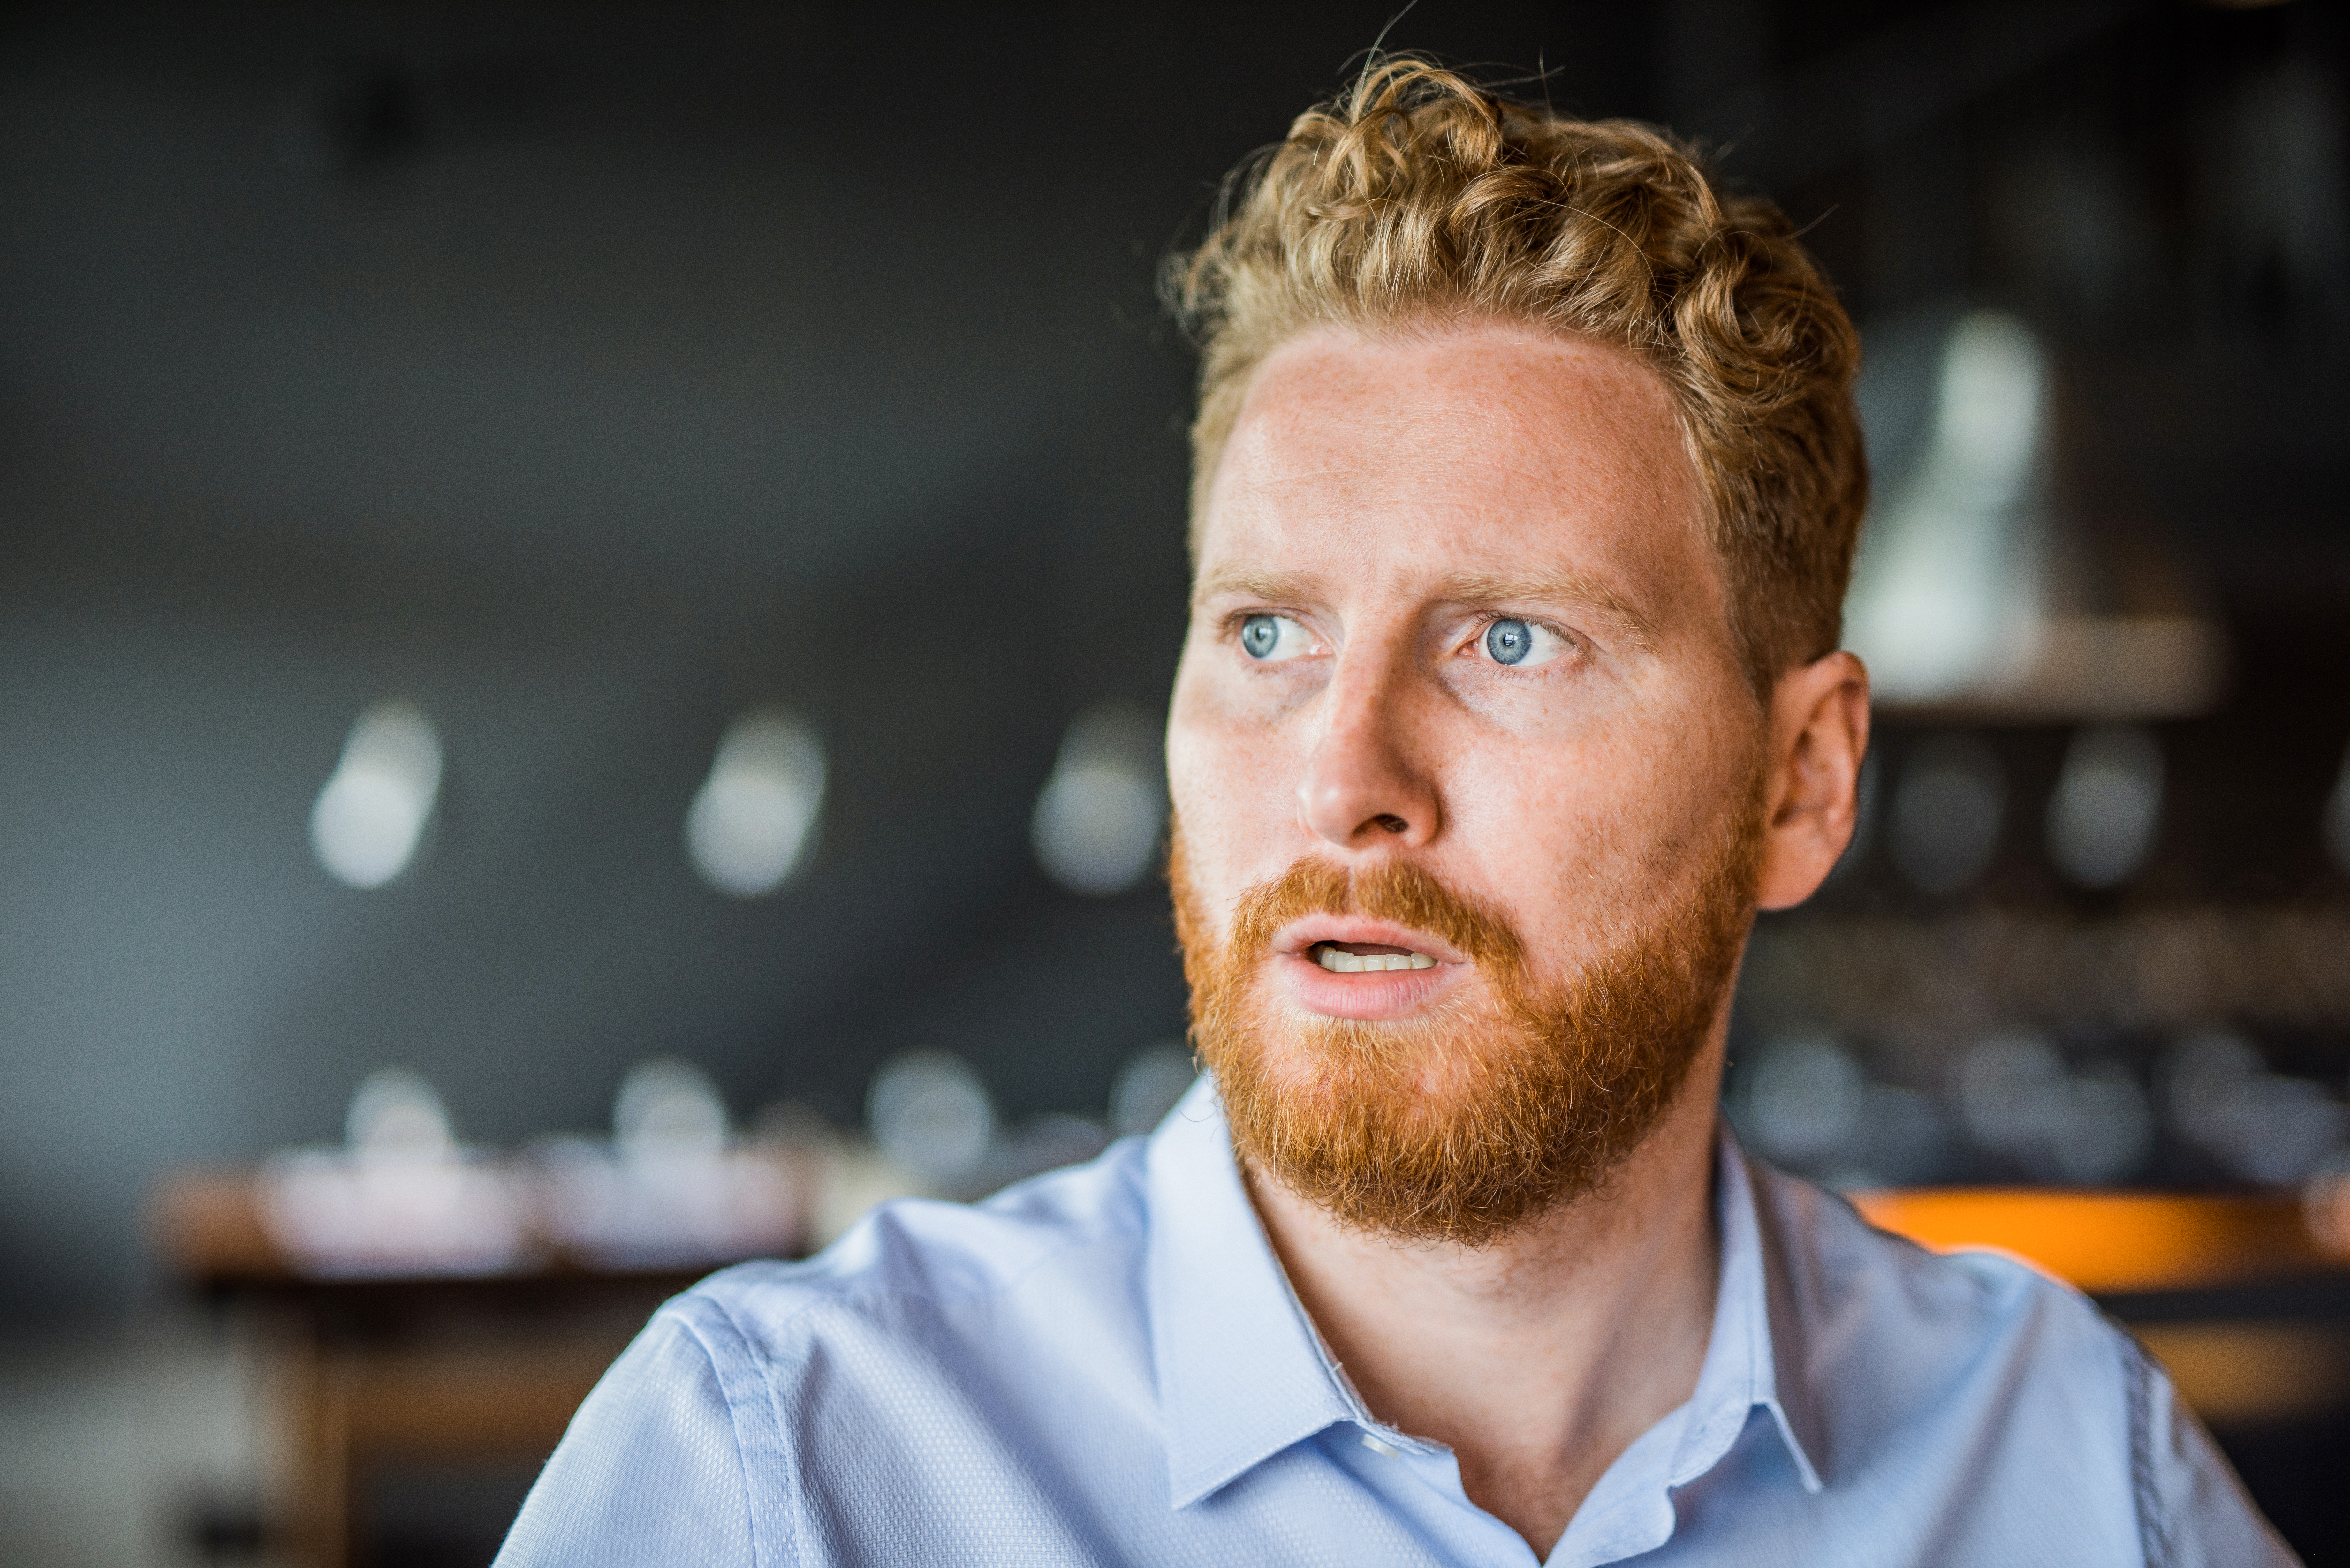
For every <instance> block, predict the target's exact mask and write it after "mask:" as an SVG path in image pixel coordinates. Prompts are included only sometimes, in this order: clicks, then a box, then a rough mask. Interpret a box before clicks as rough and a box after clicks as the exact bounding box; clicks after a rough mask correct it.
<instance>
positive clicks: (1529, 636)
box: [1485, 620, 1534, 664]
mask: <svg viewBox="0 0 2350 1568" xmlns="http://www.w3.org/2000/svg"><path fill="white" fill-rule="evenodd" d="M1485 651H1486V652H1488V653H1490V654H1492V656H1493V662H1494V663H1496V664H1516V663H1519V662H1520V661H1522V660H1523V659H1524V658H1525V656H1526V655H1527V654H1529V653H1531V652H1533V651H1534V628H1532V627H1530V626H1528V625H1527V624H1526V623H1525V622H1523V621H1522V620H1497V621H1495V622H1494V623H1493V624H1492V626H1489V627H1487V628H1485Z"/></svg>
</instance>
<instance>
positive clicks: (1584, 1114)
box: [1168, 781, 1762, 1246]
mask: <svg viewBox="0 0 2350 1568" xmlns="http://www.w3.org/2000/svg"><path fill="white" fill-rule="evenodd" d="M1758 784H1759V781H1758ZM1759 793H1760V792H1759V789H1758V790H1757V791H1756V794H1757V795H1758V796H1759ZM1756 806H1757V809H1753V810H1742V811H1739V812H1737V813H1736V814H1735V815H1734V816H1733V819H1732V822H1731V826H1726V827H1725V828H1724V829H1723V831H1722V832H1721V835H1720V836H1719V838H1718V841H1717V842H1716V844H1715V845H1714V846H1713V848H1712V853H1711V856H1710V857H1707V859H1706V860H1705V861H1704V863H1702V864H1701V865H1700V867H1699V870H1698V872H1697V874H1696V875H1695V876H1693V877H1690V878H1689V879H1688V880H1687V881H1686V882H1685V883H1684V885H1683V887H1682V888H1680V889H1679V892H1678V894H1677V895H1676V897H1675V898H1673V899H1672V900H1671V902H1670V903H1669V904H1668V905H1667V906H1666V908H1665V909H1664V910H1663V911H1662V913H1661V914H1660V915H1659V916H1658V917H1656V918H1655V919H1652V920H1651V921H1650V922H1649V923H1648V925H1647V926H1646V927H1644V928H1643V929H1638V930H1635V931H1633V932H1632V933H1630V935H1629V937H1628V938H1627V939H1622V940H1617V942H1616V943H1615V944H1614V945H1613V946H1612V947H1610V948H1608V949H1607V950H1605V951H1604V952H1603V954H1602V956H1601V957H1600V958H1599V959H1597V960H1596V961H1593V962H1590V963H1587V964H1586V965H1585V966H1584V967H1583V968H1582V970H1581V971H1579V972H1578V973H1575V974H1574V975H1572V976H1570V977H1569V978H1568V979H1567V980H1566V981H1564V982H1562V983H1559V984H1557V985H1555V986H1553V987H1551V988H1550V989H1548V990H1544V989H1541V988H1538V987H1537V986H1535V985H1534V982H1533V981H1532V979H1531V977H1530V975H1529V973H1528V966H1527V963H1526V959H1525V950H1524V947H1523V944H1522V943H1521V942H1520V940H1519V939H1518V937H1517V935H1516V933H1515V932H1514V931H1513V930H1512V929H1510V927H1509V925H1508V923H1507V922H1506V921H1505V920H1503V919H1502V918H1501V917H1500V916H1499V915H1498V914H1496V913H1495V912H1494V911H1492V909H1486V908H1484V907H1482V906H1480V905H1478V904H1476V903H1474V902H1472V901H1471V900H1470V899H1467V898H1462V897H1461V895H1459V894H1457V893H1455V892H1453V891H1452V890H1451V889H1450V888H1446V887H1445V886H1444V885H1443V884H1442V883H1441V882H1440V881H1438V880H1437V879H1436V878H1435V877H1432V876H1430V874H1429V873H1428V872H1426V871H1424V870H1422V869H1420V868H1419V867H1416V866H1413V865H1410V864H1409V863H1389V864H1387V865H1382V866H1378V867H1369V868H1367V869H1363V870H1358V871H1356V872H1354V873H1352V874H1349V873H1348V872H1347V871H1345V870H1343V869H1341V868H1339V867H1335V866H1332V865H1331V864H1329V863H1328V862H1327V861H1324V860H1321V859H1317V858H1313V857H1308V858H1305V859H1301V860H1299V861H1298V862H1297V863H1296V864H1295V865H1293V866H1292V867H1290V868H1289V869H1288V870H1287V871H1286V872H1284V873H1283V874H1282V875H1281V876H1280V877H1275V878H1274V879H1273V880H1272V881H1270V882H1264V883H1261V884H1259V885H1258V886H1256V887H1254V888H1250V889H1249V890H1248V891H1247V892H1246V893H1245V894H1243V896H1242V898H1241V900H1240V903H1239V906H1238V907H1237V909H1235V910H1234V912H1233V917H1232V932H1231V936H1230V938H1229V940H1227V941H1225V942H1224V943H1223V944H1222V946H1218V945H1216V944H1215V943H1214V942H1213V941H1212V940H1211V939H1210V938H1208V937H1207V936H1206V934H1205V933H1206V932H1207V930H1208V929H1209V928H1208V924H1207V922H1206V921H1205V920H1204V919H1202V918H1201V909H1200V904H1199V897H1198V894H1197V892H1196V890H1195V889H1194V888H1193V887H1192V885H1191V878H1190V877H1189V875H1188V874H1187V868H1186V866H1185V861H1184V854H1183V846H1182V841H1181V837H1180V833H1179V834H1178V836H1177V837H1176V839H1175V843H1174V846H1173V848H1172V851H1171V853H1170V857H1169V869H1168V877H1169V880H1170V883H1171V884H1172V885H1173V888H1174V893H1175V928H1176V932H1177V934H1178V936H1179V937H1180V940H1181V941H1182V945H1183V971H1184V975H1185V978H1186V979H1187V980H1189V981H1190V982H1191V1034H1192V1039H1193V1042H1194V1043H1195V1044H1196V1045H1197V1047H1198V1049H1199V1053H1200V1055H1201V1061H1202V1062H1203V1063H1204V1064H1205V1065H1206V1066H1207V1067H1208V1068H1209V1069H1210V1070H1211V1072H1213V1073H1214V1074H1215V1076H1216V1086H1217V1090H1218V1093H1219V1095H1220V1097H1221V1098H1222V1102H1223V1106H1224V1114H1225V1116H1226V1117H1227V1119H1228V1120H1229V1121H1230V1123H1231V1127H1232V1147H1233V1149H1234V1151H1235V1152H1236V1153H1237V1154H1238V1155H1239V1156H1240V1158H1242V1159H1243V1161H1245V1162H1246V1163H1247V1164H1248V1166H1249V1167H1250V1168H1252V1169H1253V1170H1255V1171H1257V1172H1259V1173H1261V1174H1262V1175H1264V1176H1266V1177H1269V1178H1270V1179H1273V1180H1274V1181H1276V1182H1278V1183H1280V1184H1281V1185H1282V1186H1283V1187H1284V1188H1286V1189H1289V1190H1290V1191H1292V1192H1294V1193H1295V1194H1296V1195H1297V1196H1299V1197H1300V1198H1303V1199H1306V1200H1307V1201H1309V1202H1311V1203H1314V1204H1315V1205H1317V1206H1319V1207H1320V1208H1322V1209H1323V1210H1326V1212H1328V1213H1330V1214H1331V1215H1333V1216H1334V1217H1335V1218H1336V1219H1337V1220H1339V1221H1340V1222H1341V1223H1342V1224H1346V1225H1350V1226H1355V1227H1359V1228H1361V1229H1363V1230H1367V1231H1375V1232H1378V1233H1381V1234H1384V1235H1388V1236H1391V1237H1395V1238H1398V1239H1401V1240H1411V1241H1453V1242H1460V1243H1464V1244H1467V1245H1470V1246H1482V1245H1485V1244H1488V1243H1491V1242H1492V1241H1496V1240H1499V1239H1500V1238H1501V1237H1503V1236H1504V1235H1507V1234H1508V1233H1510V1232H1511V1231H1515V1230H1517V1229H1519V1228H1520V1227H1522V1226H1523V1225H1525V1224H1526V1223H1527V1222H1528V1221H1529V1220H1533V1219H1534V1218H1536V1217H1537V1216H1539V1215H1541V1214H1542V1213H1544V1212H1545V1211H1546V1210H1550V1209H1552V1208H1553V1207H1555V1206H1556V1205H1558V1204H1561V1203H1565V1202H1568V1201H1571V1200H1573V1199H1576V1198H1578V1197H1581V1196H1583V1195H1584V1194H1586V1193H1587V1192H1590V1191H1592V1190H1593V1189H1596V1188H1597V1187H1598V1186H1599V1185H1600V1184H1601V1183H1602V1182H1603V1181H1605V1180H1606V1179H1607V1176H1608V1174H1609V1173H1610V1172H1611V1171H1612V1170H1614V1169H1615V1168H1616V1167H1617V1165H1619V1164H1620V1163H1621V1162H1622V1161H1623V1159H1624V1158H1625V1157H1626V1156H1627V1155H1629V1154H1630V1153H1631V1152H1632V1150H1633V1149H1634V1148H1635V1147H1638V1145H1639V1143H1640V1142H1641V1140H1642V1139H1644V1138H1645V1137H1648V1133H1649V1132H1650V1131H1651V1130H1653V1129H1654V1128H1655V1127H1656V1126H1657V1124H1658V1123H1659V1121H1660V1120H1661V1119H1662V1118H1663V1116H1664V1115H1665V1113H1666V1111H1667V1110H1668V1109H1669V1108H1670V1106H1672V1104H1673V1102H1674V1100H1675V1099H1676V1098H1677V1097H1678V1096H1679V1091H1680V1087H1681V1085H1682V1083H1683V1081H1684V1080H1685V1079H1686V1078H1687V1077H1688V1075H1689V1067H1690V1063H1691V1062H1692V1061H1693V1060H1694V1059H1695V1058H1696V1057H1697V1055H1698V1054H1699V1051H1700V1047H1701V1046H1702V1045H1703V1044H1704V1043H1705V1041H1706V1039H1707V1037H1708V1035H1709V1034H1710V1033H1711V1031H1712V1028H1713V1024H1714V1021H1715V1018H1716V1016H1717V1014H1718V1012H1720V1010H1721V1006H1722V1005H1723V1003H1724V998H1725V996H1726V993H1727V992H1728V989H1729V985H1730V981H1731V975H1732V974H1733V973H1734V972H1735V971H1736V969H1737V965H1738V960H1739V955H1740V953H1741V951H1742V949H1743V947H1744V944H1745V940H1746V933H1747V929H1748V926H1749V923H1750V921H1751V919H1752V912H1753V909H1754V886H1755V875H1756V868H1757V864H1758V861H1759V858H1760V853H1761V847H1762V832H1761V812H1760V810H1759V799H1758V800H1757V802H1756ZM1315 913H1330V914H1354V915H1363V916H1369V917H1372V918H1375V919H1386V920H1393V921H1396V922H1399V923H1400V924H1402V925H1404V926H1407V927H1409V928H1411V929H1415V930H1420V931H1425V932H1427V933H1428V934H1429V935H1430V936H1432V937H1435V938H1437V939H1439V940H1442V941H1444V942H1446V943H1449V944H1450V945H1451V946H1452V947H1453V948H1455V949H1457V950H1460V951H1461V952H1462V953H1463V954H1465V955H1467V956H1468V957H1469V958H1470V959H1471V961H1473V962H1474V963H1475V965H1476V968H1477V971H1478V974H1479V975H1480V976H1481V977H1482V979H1483V981H1485V983H1484V985H1483V986H1482V988H1479V991H1478V994H1477V996H1476V998H1475V1000H1470V999H1467V998H1461V999H1455V1000H1453V1001H1451V1002H1447V1003H1445V1004H1443V1005H1441V1006H1440V1007H1439V1008H1438V1009H1436V1010H1434V1011H1433V1012H1430V1014H1428V1015H1426V1016H1422V1017H1419V1018H1414V1019H1410V1020H1409V1021H1404V1022H1398V1023H1389V1022H1366V1021H1358V1020H1352V1019H1333V1018H1305V1019H1301V1018H1299V1017H1297V1016H1296V1015H1295V1014H1294V1013H1290V1012H1285V1011H1284V1010H1281V1009H1279V1008H1278V1007H1277V1006H1276V1005H1275V1004H1274V1003H1272V1002H1269V1000H1268V998H1267V997H1266V995H1265V992H1264V985H1263V967H1264V964H1265V961H1266V960H1267V959H1268V958H1269V957H1270V956H1271V954H1272V947H1271V942H1272V939H1273V937H1274V933H1275V932H1277V931H1278V930H1279V929H1281V928H1282V927H1283V926H1284V925H1286V924H1288V923H1289V922H1291V921H1293V920H1295V919H1299V918H1301V917H1303V916H1306V915H1311V914H1315Z"/></svg>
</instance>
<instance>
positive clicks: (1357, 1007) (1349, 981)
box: [1274, 951, 1467, 1019]
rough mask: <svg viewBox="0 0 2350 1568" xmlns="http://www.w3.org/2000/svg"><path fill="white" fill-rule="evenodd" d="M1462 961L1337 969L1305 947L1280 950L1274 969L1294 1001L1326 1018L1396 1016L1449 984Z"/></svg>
mask: <svg viewBox="0 0 2350 1568" xmlns="http://www.w3.org/2000/svg"><path fill="white" fill-rule="evenodd" d="M1466 967H1467V966H1466V965H1465V964H1451V963H1439V964H1438V965H1437V966H1436V967H1435V968H1434V969H1390V970H1382V971H1378V972H1377V973H1358V974H1338V973H1336V972H1334V971H1330V970H1326V969H1324V968H1323V967H1322V965H1321V964H1320V963H1319V962H1317V961H1315V958H1314V957H1313V955H1312V953H1311V952H1310V951H1308V952H1302V953H1283V954H1281V955H1279V957H1278V958H1277V959H1276V960H1275V962H1274V969H1275V971H1276V972H1277V973H1278V974H1279V975H1280V977H1281V982H1282V985H1283V988H1284V990H1286V991H1287V992H1289V995H1290V997H1291V999H1292V1000H1293V1001H1295V1002H1296V1003H1297V1004H1298V1005H1299V1006H1301V1007H1303V1008H1305V1010H1306V1011H1307V1012H1318V1013H1321V1014H1322V1015H1323V1016H1324V1017H1326V1018H1361V1019H1380V1018H1400V1017H1403V1016H1404V1015H1405V1014H1407V1013H1410V1012H1418V1011H1419V1009H1420V1008H1422V1007H1425V1006H1426V1005H1427V1004H1428V1003H1429V1002H1430V1001H1431V1000H1432V999H1434V998H1435V997H1436V996H1437V995H1438V994H1439V993H1440V992H1442V991H1443V990H1444V988H1445V987H1447V986H1449V985H1451V983H1452V982H1453V981H1454V979H1455V978H1456V976H1457V973H1458V971H1461V970H1462V969H1465V968H1466Z"/></svg>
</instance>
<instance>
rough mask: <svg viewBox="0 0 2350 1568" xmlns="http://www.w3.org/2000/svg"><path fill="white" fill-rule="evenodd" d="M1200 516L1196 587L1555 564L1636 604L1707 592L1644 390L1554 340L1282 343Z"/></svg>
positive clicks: (1610, 359)
mask: <svg viewBox="0 0 2350 1568" xmlns="http://www.w3.org/2000/svg"><path fill="white" fill-rule="evenodd" d="M1206 500H1207V505H1206V508H1205V511H1204V514H1203V516H1202V518H1201V523H1202V528H1201V538H1200V553H1201V563H1200V564H1201V568H1202V571H1203V574H1206V573H1210V572H1212V571H1213V570H1214V569H1215V568H1216V567H1218V566H1232V565H1243V566H1245V565H1248V564H1250V562H1251V560H1252V558H1254V557H1261V556H1269V555H1270V556H1281V557H1283V562H1282V564H1284V565H1296V566H1305V565H1309V564H1310V560H1309V559H1308V558H1310V557H1327V558H1330V559H1331V560H1332V561H1333V563H1334V564H1335V563H1336V562H1337V561H1344V560H1351V561H1353V562H1355V563H1357V564H1358V565H1362V566H1387V567H1388V568H1389V569H1391V570H1397V569H1401V568H1403V567H1404V566H1406V564H1407V563H1416V564H1418V565H1419V566H1425V567H1426V568H1428V569H1429V570H1430V571H1431V572H1440V573H1443V574H1447V575H1459V574H1461V573H1463V572H1470V573H1477V572H1490V573H1523V571H1525V570H1526V569H1527V568H1528V567H1529V566H1545V567H1560V566H1563V567H1566V568H1570V569H1573V570H1575V571H1579V572H1586V573H1598V574H1604V575H1606V576H1609V577H1614V578H1618V579H1622V581H1621V582H1620V584H1619V586H1620V587H1624V588H1627V589H1632V590H1636V591H1637V590H1639V589H1642V588H1644V587H1645V588H1646V589H1647V590H1648V591H1647V592H1642V593H1639V596H1638V597H1650V595H1652V594H1662V595H1664V596H1665V597H1680V596H1679V595H1678V594H1676V593H1674V592H1673V591H1672V590H1673V588H1674V587H1676V586H1687V585H1685V584H1682V583H1681V582H1680V580H1681V579H1685V578H1687V577H1688V576H1690V574H1691V573H1692V572H1694V573H1695V574H1697V575H1698V576H1700V577H1703V578H1705V579H1708V581H1709V585H1710V583H1711V579H1712V578H1713V576H1715V574H1714V572H1713V570H1712V563H1711V551H1710V550H1709V549H1707V548H1706V546H1705V528H1704V524H1705V517H1706V500H1705V494H1704V487H1703V484H1702V483H1701V481H1700V478H1699V475H1698V472H1697V468H1696V464H1695V463H1694V462H1692V460H1691V459H1690V455H1689V452H1688V449H1687V447H1686V446H1685V445H1684V443H1683V441H1682V439H1681V431H1680V426H1679V421H1678V419H1677V418H1676V415H1675V411H1674V408H1673V404H1672V400H1671V398H1670V395H1669V393H1668V392H1667V391H1666V389H1665V387H1664V384H1663V382H1662V380H1661V379H1659V377H1658V376H1657V375H1656V373H1655V372H1654V371H1652V370H1650V369H1648V367H1647V366H1645V365H1642V364H1641V363H1639V362H1638V360H1637V359H1635V358H1632V357H1631V356H1630V355H1629V354H1627V353H1626V352H1624V351H1622V350H1620V349H1617V348H1613V347H1611V346H1608V345H1606V344H1600V343H1594V342H1590V341H1588V340H1585V339H1581V338H1575V337H1566V336H1564V335H1557V334H1545V333H1539V332H1534V331H1530V330H1523V329H1516V328H1510V327H1490V326H1474V327H1455V328H1447V329H1443V330H1430V331H1426V332H1419V333H1413V334H1409V335H1400V336H1396V337H1366V336H1364V335H1362V334H1359V333H1357V332H1354V331H1352V330H1348V329H1344V328H1336V327H1333V328H1326V329H1322V330H1318V331H1316V332H1315V333H1312V334H1310V335H1307V336H1305V337H1299V338H1295V339H1293V340H1292V341H1291V342H1289V343H1287V344H1285V345H1284V346H1283V347H1282V348H1279V349H1277V350H1276V351H1275V352H1274V353H1273V354H1272V355H1270V356H1268V357H1267V358H1266V359H1265V361H1264V363H1263V365H1262V366H1261V367H1260V368H1259V369H1258V370H1257V372H1256V374H1255V377H1254V379H1253V380H1252V382H1251V384H1250V387H1249V390H1248V395H1247V397H1246V399H1245V400H1244V401H1243V405H1242V408H1241V410H1240V414H1239V417H1238V418H1237V419H1236V421H1234V423H1233V427H1232V435H1231V437H1230V439H1229V441H1227V443H1226V445H1225V448H1224V451H1223V453H1222V458H1221V460H1220V462H1219V463H1218V465H1217V469H1216V472H1215V474H1214V476H1213V478H1212V481H1211V484H1210V487H1209V491H1208V495H1207V498H1206ZM1708 597H1711V596H1710V595H1709V596H1708Z"/></svg>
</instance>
